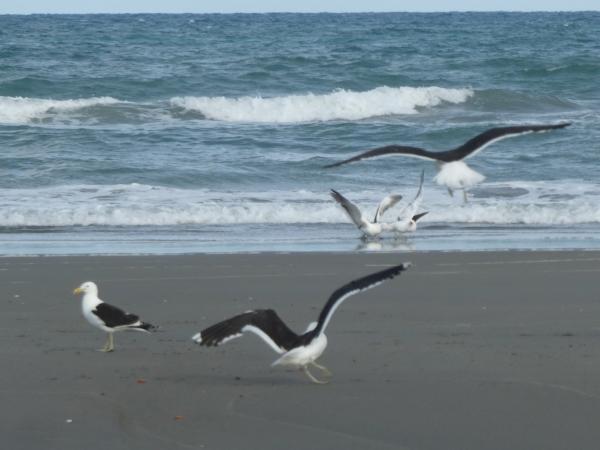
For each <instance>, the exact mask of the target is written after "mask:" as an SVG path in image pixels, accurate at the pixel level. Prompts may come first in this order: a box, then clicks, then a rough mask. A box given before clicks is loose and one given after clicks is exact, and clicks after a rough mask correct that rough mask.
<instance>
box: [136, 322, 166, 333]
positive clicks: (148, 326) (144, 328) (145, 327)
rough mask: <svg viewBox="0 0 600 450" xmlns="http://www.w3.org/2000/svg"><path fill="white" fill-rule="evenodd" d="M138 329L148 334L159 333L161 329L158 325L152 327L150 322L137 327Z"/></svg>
mask: <svg viewBox="0 0 600 450" xmlns="http://www.w3.org/2000/svg"><path fill="white" fill-rule="evenodd" d="M136 328H137V329H139V330H142V331H146V332H148V333H152V332H154V331H157V330H158V329H159V328H160V327H159V326H158V325H152V324H151V323H148V322H142V323H141V324H139V325H138V326H136Z"/></svg>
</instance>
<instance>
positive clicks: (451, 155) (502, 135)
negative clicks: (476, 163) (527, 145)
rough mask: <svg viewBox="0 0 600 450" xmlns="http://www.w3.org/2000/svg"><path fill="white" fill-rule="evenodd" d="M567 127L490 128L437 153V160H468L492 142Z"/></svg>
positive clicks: (559, 124) (561, 124) (562, 125)
mask: <svg viewBox="0 0 600 450" xmlns="http://www.w3.org/2000/svg"><path fill="white" fill-rule="evenodd" d="M569 125H571V123H570V122H565V123H558V124H554V125H521V126H514V127H499V128H491V129H489V130H487V131H484V132H483V133H481V134H478V135H477V136H475V137H474V138H472V139H469V140H468V141H467V142H465V143H464V144H463V145H461V146H460V147H457V148H455V149H454V150H449V151H447V152H440V153H438V155H439V156H438V159H440V160H441V161H445V162H449V161H458V160H461V159H465V158H470V157H471V156H473V155H475V154H477V153H478V152H480V151H481V150H483V149H484V148H486V147H487V146H488V145H491V144H493V143H494V142H498V141H500V140H502V139H506V138H510V137H515V136H520V135H522V134H529V133H540V132H544V131H549V130H556V129H559V128H565V127H568V126H569Z"/></svg>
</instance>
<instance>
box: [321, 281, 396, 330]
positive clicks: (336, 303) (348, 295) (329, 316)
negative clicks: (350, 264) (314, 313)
mask: <svg viewBox="0 0 600 450" xmlns="http://www.w3.org/2000/svg"><path fill="white" fill-rule="evenodd" d="M384 281H385V280H381V281H378V282H376V283H373V284H372V285H370V286H366V287H364V288H362V289H355V290H353V291H350V292H347V293H346V294H345V295H343V296H341V297H340V298H338V299H337V301H336V302H335V304H334V305H333V307H332V308H331V309H330V310H329V312H328V313H327V316H326V317H325V320H324V321H323V328H322V329H321V332H322V333H325V329H326V328H327V325H328V324H329V321H330V320H331V317H332V316H333V313H334V312H335V311H336V309H338V307H339V306H340V305H341V304H342V303H343V302H344V301H345V300H346V299H347V298H349V297H352V296H353V295H356V294H358V293H359V292H363V291H366V290H369V289H371V288H374V287H375V286H379V285H380V284H381V283H383V282H384Z"/></svg>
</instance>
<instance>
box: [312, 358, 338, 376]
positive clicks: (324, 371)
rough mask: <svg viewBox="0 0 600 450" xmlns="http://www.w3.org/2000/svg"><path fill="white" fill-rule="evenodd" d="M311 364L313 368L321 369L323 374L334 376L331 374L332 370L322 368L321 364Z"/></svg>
mask: <svg viewBox="0 0 600 450" xmlns="http://www.w3.org/2000/svg"><path fill="white" fill-rule="evenodd" d="M311 364H312V365H313V366H315V367H316V368H317V369H319V370H320V371H321V372H323V373H324V374H325V375H327V376H328V377H331V376H333V374H332V373H331V370H329V369H328V368H327V367H325V366H322V365H320V364H317V363H316V362H314V361H313V362H311Z"/></svg>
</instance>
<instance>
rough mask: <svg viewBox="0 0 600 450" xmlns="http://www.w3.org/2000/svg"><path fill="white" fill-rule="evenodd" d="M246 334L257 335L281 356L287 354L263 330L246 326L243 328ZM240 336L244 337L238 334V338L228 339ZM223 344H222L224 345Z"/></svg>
mask: <svg viewBox="0 0 600 450" xmlns="http://www.w3.org/2000/svg"><path fill="white" fill-rule="evenodd" d="M246 332H249V333H254V334H255V335H257V336H258V337H260V338H261V339H262V340H263V341H265V342H266V343H267V345H268V346H269V347H271V348H272V349H273V350H274V351H275V352H276V353H279V354H280V355H281V354H283V353H285V352H286V350H285V349H283V348H281V347H279V346H278V345H277V344H276V343H275V341H273V339H271V338H270V336H269V335H268V334H267V333H265V332H264V331H263V330H261V329H260V328H258V327H255V326H254V325H245V326H244V327H242V333H246ZM240 336H242V335H241V334H238V335H236V336H232V337H231V338H227V339H234V338H236V337H240ZM223 342H225V341H223ZM223 342H222V343H223Z"/></svg>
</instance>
